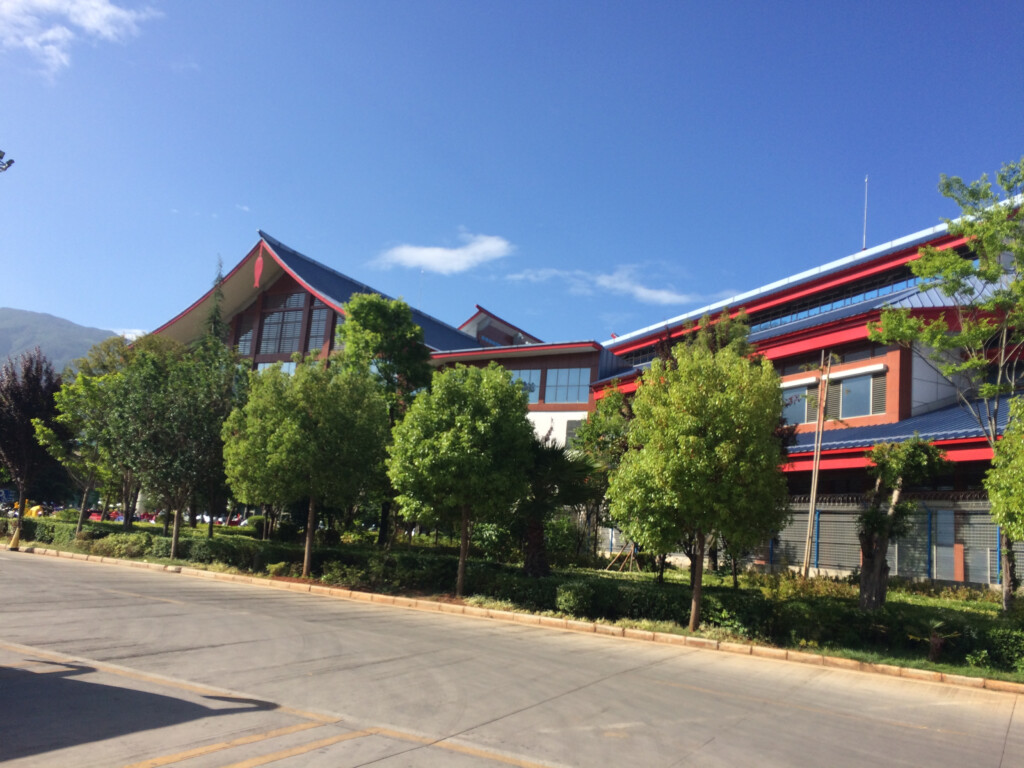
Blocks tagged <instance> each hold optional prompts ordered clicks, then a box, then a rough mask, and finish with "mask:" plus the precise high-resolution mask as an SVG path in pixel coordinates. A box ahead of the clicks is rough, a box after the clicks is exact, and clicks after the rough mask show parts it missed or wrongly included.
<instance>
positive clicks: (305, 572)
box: [302, 496, 316, 579]
mask: <svg viewBox="0 0 1024 768" xmlns="http://www.w3.org/2000/svg"><path fill="white" fill-rule="evenodd" d="M315 535H316V499H315V498H314V497H312V496H310V497H309V515H308V516H307V517H306V551H305V554H303V556H302V578H304V579H308V578H309V572H310V571H311V570H312V568H313V537H314V536H315Z"/></svg>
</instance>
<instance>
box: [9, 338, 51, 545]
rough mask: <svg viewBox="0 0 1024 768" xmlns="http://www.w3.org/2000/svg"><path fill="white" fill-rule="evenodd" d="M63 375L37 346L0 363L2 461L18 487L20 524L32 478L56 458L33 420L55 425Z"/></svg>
mask: <svg viewBox="0 0 1024 768" xmlns="http://www.w3.org/2000/svg"><path fill="white" fill-rule="evenodd" d="M60 385H61V378H60V376H59V375H58V374H57V373H56V372H55V371H54V370H53V365H51V364H50V361H49V360H48V359H47V358H46V356H45V355H43V353H42V352H41V351H40V350H39V348H38V347H36V349H34V350H33V351H31V352H26V353H25V354H23V355H20V356H19V357H17V358H10V357H9V358H7V360H6V361H5V362H4V364H3V365H2V366H0V463H2V464H3V466H4V469H6V470H7V473H8V474H9V475H10V477H11V479H12V481H13V482H14V485H15V487H16V488H17V489H18V509H19V510H20V514H19V516H18V527H19V528H20V527H21V519H22V517H23V516H24V514H25V499H26V498H27V496H28V492H29V489H30V488H31V487H32V483H33V481H34V480H35V479H36V478H37V477H38V476H39V475H40V474H41V473H42V472H43V471H45V470H46V468H47V467H48V466H50V465H53V464H54V463H55V461H54V459H53V458H52V457H51V456H50V454H49V453H47V451H46V450H45V449H44V448H43V447H42V446H41V445H40V444H39V441H38V440H36V431H35V427H34V426H33V420H34V419H35V420H39V421H41V422H43V423H44V424H47V425H50V426H52V425H53V419H54V417H55V416H56V415H57V413H56V406H55V404H54V400H53V396H54V394H55V393H56V392H57V391H58V390H59V389H60Z"/></svg>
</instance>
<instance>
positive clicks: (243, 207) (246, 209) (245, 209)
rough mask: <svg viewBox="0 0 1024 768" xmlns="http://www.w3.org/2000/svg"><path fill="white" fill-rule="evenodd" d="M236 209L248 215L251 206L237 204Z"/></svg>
mask: <svg viewBox="0 0 1024 768" xmlns="http://www.w3.org/2000/svg"><path fill="white" fill-rule="evenodd" d="M235 208H237V209H238V210H239V211H241V212H242V213H248V212H249V206H248V205H242V204H241V203H235Z"/></svg>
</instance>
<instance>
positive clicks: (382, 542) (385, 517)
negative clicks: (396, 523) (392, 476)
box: [377, 499, 391, 549]
mask: <svg viewBox="0 0 1024 768" xmlns="http://www.w3.org/2000/svg"><path fill="white" fill-rule="evenodd" d="M378 525H379V527H378V528H377V546H378V547H380V548H381V549H384V548H386V547H387V545H388V542H390V541H391V537H390V536H389V535H388V533H389V531H390V528H391V499H385V500H384V503H383V504H381V505H380V521H379V523H378Z"/></svg>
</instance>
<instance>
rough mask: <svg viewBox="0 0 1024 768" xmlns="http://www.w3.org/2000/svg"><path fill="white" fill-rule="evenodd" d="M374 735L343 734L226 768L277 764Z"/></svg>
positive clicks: (369, 732) (247, 767)
mask: <svg viewBox="0 0 1024 768" xmlns="http://www.w3.org/2000/svg"><path fill="white" fill-rule="evenodd" d="M372 733H373V731H372V730H369V731H352V732H350V733H343V734H341V735H340V736H331V737H329V738H326V739H320V740H319V741H311V742H310V743H309V744H302V745H301V746H298V747H292V748H291V749H282V750H281V751H280V752H272V753H271V754H269V755H263V756H262V757H254V758H251V759H249V760H243V761H242V762H240V763H232V764H231V765H228V766H225V768H256V766H258V765H266V764H267V763H275V762H277V761H278V760H284V759H286V758H289V757H296V756H297V755H304V754H306V753H307V752H312V751H313V750H315V749H320V748H321V747H329V746H331V745H332V744H337V743H338V742H341V741H349V740H351V739H361V738H362V737H363V736H369V735H371V734H372Z"/></svg>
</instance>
